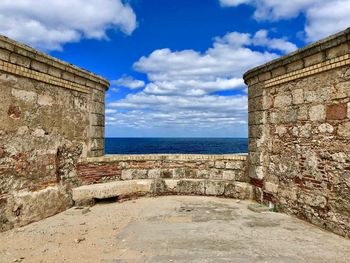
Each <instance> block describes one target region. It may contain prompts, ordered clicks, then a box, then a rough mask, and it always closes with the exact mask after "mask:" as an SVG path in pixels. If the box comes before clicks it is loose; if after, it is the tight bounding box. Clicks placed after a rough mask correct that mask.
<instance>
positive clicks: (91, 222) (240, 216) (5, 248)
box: [0, 196, 350, 263]
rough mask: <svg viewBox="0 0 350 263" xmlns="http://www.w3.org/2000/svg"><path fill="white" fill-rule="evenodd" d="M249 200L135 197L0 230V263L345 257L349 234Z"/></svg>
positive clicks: (349, 253) (334, 259)
mask: <svg viewBox="0 0 350 263" xmlns="http://www.w3.org/2000/svg"><path fill="white" fill-rule="evenodd" d="M249 203H250V202H248V201H241V202H239V201H236V200H232V199H219V198H214V197H180V196H174V197H159V198H142V199H138V200H134V201H127V202H124V203H109V204H98V205H96V206H94V207H92V208H91V209H90V211H89V210H86V209H85V210H82V209H75V208H72V209H70V210H67V211H65V212H64V213H61V214H59V215H56V216H53V217H51V218H47V219H45V220H42V221H40V222H37V223H33V224H31V225H28V226H25V227H23V228H20V229H16V230H11V231H8V232H5V233H0V240H1V242H0V262H35V263H37V262H45V263H46V262H111V263H112V262H115V263H117V262H261V263H263V262H264V263H265V262H266V263H267V262H276V263H277V262H278V263H279V262H288V263H292V262H293V263H294V262H296V263H299V262H308V263H309V262H317V263H321V262H332V263H336V262H350V261H349V258H350V240H347V239H344V238H342V237H339V236H337V235H335V234H332V233H328V232H326V231H323V230H321V229H319V228H317V227H314V226H312V225H310V224H308V223H305V222H303V221H300V220H298V219H295V218H293V217H290V216H287V215H284V214H278V213H270V212H267V213H255V212H252V211H250V210H248V209H247V205H248V204H249Z"/></svg>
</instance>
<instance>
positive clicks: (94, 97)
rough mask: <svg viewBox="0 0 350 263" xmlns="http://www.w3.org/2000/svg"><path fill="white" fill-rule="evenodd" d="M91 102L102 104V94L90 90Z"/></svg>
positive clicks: (103, 98)
mask: <svg viewBox="0 0 350 263" xmlns="http://www.w3.org/2000/svg"><path fill="white" fill-rule="evenodd" d="M92 100H93V101H97V102H101V103H104V102H105V95H104V92H102V91H100V90H96V89H93V90H92Z"/></svg>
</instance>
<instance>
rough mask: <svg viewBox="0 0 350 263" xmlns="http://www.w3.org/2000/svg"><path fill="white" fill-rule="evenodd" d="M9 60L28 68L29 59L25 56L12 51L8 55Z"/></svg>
mask: <svg viewBox="0 0 350 263" xmlns="http://www.w3.org/2000/svg"><path fill="white" fill-rule="evenodd" d="M10 62H11V63H13V64H16V65H19V66H23V67H26V68H29V67H30V62H31V60H30V59H29V58H27V57H24V56H21V55H18V54H15V53H12V54H11V55H10Z"/></svg>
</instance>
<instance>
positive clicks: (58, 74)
mask: <svg viewBox="0 0 350 263" xmlns="http://www.w3.org/2000/svg"><path fill="white" fill-rule="evenodd" d="M48 74H49V75H51V76H54V77H57V78H61V76H62V70H60V69H58V68H55V67H49V69H48Z"/></svg>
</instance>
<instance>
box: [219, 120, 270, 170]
mask: <svg viewBox="0 0 350 263" xmlns="http://www.w3.org/2000/svg"><path fill="white" fill-rule="evenodd" d="M263 129H264V126H263V125H251V126H250V127H249V130H248V135H249V138H260V137H261V136H262V134H263ZM223 168H224V167H223Z"/></svg>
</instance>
